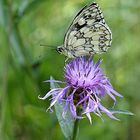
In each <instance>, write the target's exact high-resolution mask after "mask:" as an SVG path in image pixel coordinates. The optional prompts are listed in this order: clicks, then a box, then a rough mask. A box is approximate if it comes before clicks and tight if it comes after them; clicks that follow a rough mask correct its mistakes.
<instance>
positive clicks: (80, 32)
mask: <svg viewBox="0 0 140 140" xmlns="http://www.w3.org/2000/svg"><path fill="white" fill-rule="evenodd" d="M111 41H112V33H111V31H110V29H109V27H108V25H107V24H106V23H105V20H104V17H103V14H102V11H101V10H100V7H99V6H98V4H96V3H95V2H94V3H92V4H91V5H89V6H85V7H84V8H83V9H82V10H81V11H80V12H79V13H78V14H77V15H76V17H75V18H74V20H73V22H72V24H71V25H70V27H69V29H68V31H67V32H66V34H65V38H64V45H63V46H59V47H58V48H57V50H58V52H60V53H62V54H64V55H66V56H67V57H68V58H75V57H79V56H88V55H93V54H101V53H103V52H106V51H107V49H108V48H109V47H110V46H111Z"/></svg>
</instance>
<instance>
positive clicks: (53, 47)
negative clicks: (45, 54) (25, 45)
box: [40, 44, 56, 50]
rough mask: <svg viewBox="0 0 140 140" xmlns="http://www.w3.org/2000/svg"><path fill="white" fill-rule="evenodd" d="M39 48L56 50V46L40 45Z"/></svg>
mask: <svg viewBox="0 0 140 140" xmlns="http://www.w3.org/2000/svg"><path fill="white" fill-rule="evenodd" d="M40 46H41V47H44V46H46V47H48V48H50V49H51V50H56V46H51V45H45V44H40Z"/></svg>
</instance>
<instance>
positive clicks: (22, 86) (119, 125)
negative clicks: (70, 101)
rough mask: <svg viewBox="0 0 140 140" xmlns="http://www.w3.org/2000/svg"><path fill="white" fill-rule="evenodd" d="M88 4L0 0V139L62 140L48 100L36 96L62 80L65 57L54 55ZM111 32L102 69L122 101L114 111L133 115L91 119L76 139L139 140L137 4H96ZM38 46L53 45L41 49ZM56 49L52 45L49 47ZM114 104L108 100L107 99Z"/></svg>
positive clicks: (129, 1) (119, 0) (139, 7)
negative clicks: (82, 9) (70, 26)
mask: <svg viewBox="0 0 140 140" xmlns="http://www.w3.org/2000/svg"><path fill="white" fill-rule="evenodd" d="M91 2H93V1H92V0H85V1H81V0H67V1H66V0H65V1H64V0H59V2H58V0H0V56H1V59H0V79H1V80H0V139H1V140H39V139H40V140H56V139H57V140H62V139H64V136H63V134H62V132H61V129H60V126H59V124H58V121H57V118H56V115H55V113H49V112H46V108H47V107H48V106H49V103H50V101H41V100H39V99H38V95H42V96H43V95H45V94H46V92H47V91H49V88H50V87H49V84H46V83H43V81H44V80H47V79H49V78H50V76H51V75H52V76H53V77H54V78H55V79H60V80H64V77H63V67H64V63H65V57H64V56H62V55H60V54H58V53H57V52H56V51H55V48H56V47H55V46H58V45H61V44H62V43H63V39H64V34H65V32H66V31H67V28H68V26H69V25H70V23H71V22H72V20H73V18H74V16H75V14H76V13H77V12H78V11H79V10H80V8H82V7H83V6H84V5H86V4H89V3H91ZM97 2H98V4H99V5H100V6H101V8H102V11H103V13H104V16H105V19H106V21H107V23H108V25H109V27H110V28H111V30H112V33H113V42H112V47H111V48H110V50H109V51H108V52H107V53H105V54H103V55H102V56H95V59H96V60H97V59H98V58H99V57H102V58H103V61H104V63H103V68H104V70H105V73H106V74H107V76H108V77H109V78H110V80H111V83H112V85H113V87H115V90H116V91H118V92H119V93H121V94H122V95H123V96H124V98H123V99H119V100H118V104H117V108H119V109H120V108H121V109H124V110H126V109H127V110H129V111H131V112H133V113H134V114H135V116H127V115H126V116H125V115H118V116H117V117H118V118H120V120H121V121H113V120H111V119H109V118H108V117H106V116H105V115H104V117H103V118H104V122H103V121H102V120H101V119H100V118H98V117H96V116H95V115H93V116H92V117H93V124H92V125H90V124H89V121H88V119H83V120H82V121H80V130H79V133H80V135H79V138H78V139H79V140H85V139H86V140H96V139H99V140H104V139H109V140H115V139H116V140H139V138H140V136H139V131H140V125H139V124H140V110H139V107H140V103H139V101H140V96H139V87H140V84H139V77H140V62H139V60H140V49H139V44H140V39H139V35H140V27H139V24H140V18H139V15H140V2H139V0H127V1H126V0H116V1H113V2H112V1H111V0H106V1H104V0H98V1H97ZM40 44H47V45H50V46H52V47H51V48H52V49H50V48H49V47H47V46H46V47H45V46H44V47H41V46H40ZM53 46H54V47H53ZM105 103H106V104H108V105H113V102H112V100H110V99H109V98H107V99H106V101H105Z"/></svg>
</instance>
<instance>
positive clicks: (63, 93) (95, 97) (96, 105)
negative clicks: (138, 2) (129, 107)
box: [39, 57, 122, 123]
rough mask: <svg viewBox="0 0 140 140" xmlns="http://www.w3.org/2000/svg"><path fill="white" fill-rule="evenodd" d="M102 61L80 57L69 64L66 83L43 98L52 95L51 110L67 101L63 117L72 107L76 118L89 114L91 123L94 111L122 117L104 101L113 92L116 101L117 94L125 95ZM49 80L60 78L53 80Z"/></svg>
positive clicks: (112, 96)
mask: <svg viewBox="0 0 140 140" xmlns="http://www.w3.org/2000/svg"><path fill="white" fill-rule="evenodd" d="M100 64H101V60H99V61H98V62H97V63H94V62H93V59H91V58H88V59H86V58H84V57H80V58H76V59H74V60H73V61H71V62H70V63H69V64H67V65H66V66H65V79H66V82H65V83H66V86H65V87H64V88H56V89H52V90H50V91H49V92H48V93H47V94H46V95H45V96H44V97H39V98H40V99H43V100H44V99H46V98H48V97H50V96H51V95H52V96H53V98H52V101H51V103H50V106H49V108H48V109H51V108H52V106H54V104H55V103H56V102H58V103H60V102H65V107H64V110H63V114H62V115H63V117H65V115H66V113H67V111H68V110H70V112H71V114H72V116H73V117H74V118H75V119H81V118H83V115H84V114H85V115H86V116H87V117H88V119H89V121H90V123H92V120H91V115H90V113H94V114H96V115H98V116H99V117H101V116H102V113H105V114H106V115H108V116H109V117H110V118H112V119H115V120H118V119H117V118H116V117H115V116H114V115H113V113H112V112H111V111H109V110H108V109H107V108H105V107H104V106H103V105H102V104H101V102H102V99H103V98H104V97H105V96H106V95H109V96H110V97H111V98H112V99H113V100H114V104H115V103H116V98H115V96H119V97H122V95H120V94H119V93H118V92H116V91H115V90H114V89H113V87H112V85H111V83H110V81H109V79H108V78H107V77H106V76H105V75H104V73H103V71H102V69H101V68H100ZM48 81H49V80H48ZM49 82H58V81H55V80H54V81H51V80H50V81H49Z"/></svg>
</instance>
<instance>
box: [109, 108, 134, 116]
mask: <svg viewBox="0 0 140 140" xmlns="http://www.w3.org/2000/svg"><path fill="white" fill-rule="evenodd" d="M109 111H110V112H112V113H113V114H125V115H134V114H133V113H132V112H129V111H126V110H113V109H110V110H109Z"/></svg>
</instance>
